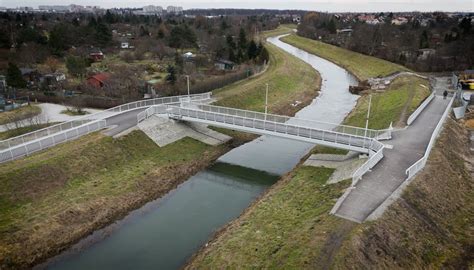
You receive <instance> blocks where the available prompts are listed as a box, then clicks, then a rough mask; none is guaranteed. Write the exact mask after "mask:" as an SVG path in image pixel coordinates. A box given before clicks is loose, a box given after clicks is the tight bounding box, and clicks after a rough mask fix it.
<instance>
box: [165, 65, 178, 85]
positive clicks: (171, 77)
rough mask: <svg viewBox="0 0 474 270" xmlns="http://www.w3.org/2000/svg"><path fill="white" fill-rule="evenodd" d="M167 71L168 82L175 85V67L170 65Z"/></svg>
mask: <svg viewBox="0 0 474 270" xmlns="http://www.w3.org/2000/svg"><path fill="white" fill-rule="evenodd" d="M166 71H167V72H168V75H166V81H167V82H169V83H171V84H175V83H176V70H175V68H174V67H173V66H171V65H168V67H167V68H166Z"/></svg>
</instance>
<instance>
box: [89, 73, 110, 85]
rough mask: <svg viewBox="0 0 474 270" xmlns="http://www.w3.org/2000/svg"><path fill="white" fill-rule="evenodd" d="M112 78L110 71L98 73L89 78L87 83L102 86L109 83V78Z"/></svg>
mask: <svg viewBox="0 0 474 270" xmlns="http://www.w3.org/2000/svg"><path fill="white" fill-rule="evenodd" d="M109 79H110V74H108V73H98V74H95V75H93V76H90V77H89V78H87V84H89V85H91V86H94V87H96V88H102V87H104V85H105V84H107V80H109Z"/></svg>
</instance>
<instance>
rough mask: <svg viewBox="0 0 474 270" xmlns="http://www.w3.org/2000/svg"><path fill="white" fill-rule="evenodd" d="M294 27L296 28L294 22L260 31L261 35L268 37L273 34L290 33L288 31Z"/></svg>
mask: <svg viewBox="0 0 474 270" xmlns="http://www.w3.org/2000/svg"><path fill="white" fill-rule="evenodd" d="M294 29H296V24H282V25H280V26H278V27H277V28H276V29H274V30H269V31H265V32H262V37H263V38H268V37H273V36H279V35H284V34H290V33H293V30H294Z"/></svg>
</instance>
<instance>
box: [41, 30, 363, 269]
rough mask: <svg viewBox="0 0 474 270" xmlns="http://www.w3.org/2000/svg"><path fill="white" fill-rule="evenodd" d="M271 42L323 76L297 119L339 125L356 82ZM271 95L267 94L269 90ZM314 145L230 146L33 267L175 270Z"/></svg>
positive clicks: (267, 141)
mask: <svg viewBox="0 0 474 270" xmlns="http://www.w3.org/2000/svg"><path fill="white" fill-rule="evenodd" d="M268 42H270V43H272V44H274V45H276V46H278V47H280V48H281V49H283V50H285V51H287V52H289V53H291V54H292V55H294V56H296V57H298V58H300V59H302V60H303V61H305V62H307V63H309V64H310V65H311V66H313V67H314V68H315V69H317V70H318V71H319V73H320V74H321V77H322V79H323V81H322V86H321V92H320V95H319V97H317V98H316V99H314V100H313V102H312V103H311V104H310V105H308V106H306V107H305V108H303V109H301V110H300V111H299V112H298V113H297V114H296V116H297V117H299V118H305V119H313V120H319V121H325V122H331V123H340V122H342V120H343V119H344V117H345V116H346V115H347V114H348V113H349V112H350V111H351V110H352V108H353V107H354V106H355V103H356V100H357V96H354V95H352V94H350V93H349V91H348V87H349V85H353V84H356V80H355V78H354V77H353V76H352V75H350V74H349V73H347V72H346V71H345V70H344V69H342V68H340V67H338V66H336V65H334V64H333V63H331V62H329V61H326V60H324V59H322V58H319V57H316V56H314V55H311V54H308V53H306V52H305V51H302V50H300V49H297V48H295V47H293V46H291V45H288V44H286V43H283V42H281V41H280V40H279V37H274V38H269V39H268ZM270 91H271V89H270ZM312 147H314V145H312V144H308V143H303V142H297V141H292V140H288V139H281V138H276V137H271V136H262V137H259V138H258V139H256V140H254V141H252V142H249V143H247V144H244V145H242V146H240V147H238V148H235V149H233V150H232V151H230V152H228V153H227V154H225V155H223V156H222V157H220V158H219V159H218V161H217V162H216V164H214V165H213V166H211V167H210V168H208V169H206V170H203V171H201V172H199V173H197V174H196V175H194V176H192V177H191V178H189V179H188V180H187V181H186V182H184V183H182V184H181V185H179V186H178V187H177V188H176V189H175V190H173V191H171V192H170V193H168V194H167V195H165V196H164V197H163V198H161V199H158V200H155V201H152V202H150V203H147V204H146V205H144V206H143V207H141V208H140V209H137V210H135V211H132V212H131V213H130V214H129V215H127V216H126V217H125V218H124V219H122V220H120V221H117V222H115V223H114V224H112V225H110V226H108V227H106V228H104V229H101V230H98V231H96V232H95V233H93V234H92V235H90V236H88V237H86V238H84V239H83V240H81V241H80V242H79V243H78V244H76V245H74V246H73V247H72V248H71V249H69V250H67V251H66V252H64V253H63V254H60V255H59V256H57V257H55V258H52V259H51V260H50V261H48V262H47V263H46V264H43V265H40V266H39V267H38V268H47V269H178V268H180V267H181V266H182V265H183V264H185V262H186V260H187V259H189V258H190V256H192V254H193V253H194V252H196V251H197V250H198V249H199V247H200V246H202V245H203V244H205V243H206V241H207V240H208V239H209V237H210V236H211V235H212V233H213V232H214V231H215V230H217V229H219V228H220V227H222V226H223V225H225V224H226V223H228V222H229V221H231V220H233V219H235V218H236V217H238V216H239V215H240V213H241V212H242V211H243V210H244V209H245V208H246V207H248V205H249V204H250V203H251V202H252V201H254V200H255V199H256V198H257V197H258V196H259V195H260V194H261V193H262V192H263V191H264V190H265V189H267V188H268V187H270V186H271V185H272V184H273V183H275V181H277V180H278V178H279V177H280V175H282V174H284V173H286V172H288V171H290V170H292V169H293V168H294V167H295V165H296V164H297V163H298V162H299V161H300V159H301V158H302V157H303V156H304V155H306V154H307V153H308V151H309V150H310V149H311V148H312Z"/></svg>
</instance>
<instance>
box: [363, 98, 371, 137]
mask: <svg viewBox="0 0 474 270" xmlns="http://www.w3.org/2000/svg"><path fill="white" fill-rule="evenodd" d="M371 104H372V94H370V95H369V109H368V110H367V118H366V119H365V134H364V137H367V129H368V128H369V117H370V105H371Z"/></svg>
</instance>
